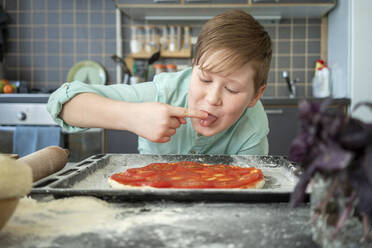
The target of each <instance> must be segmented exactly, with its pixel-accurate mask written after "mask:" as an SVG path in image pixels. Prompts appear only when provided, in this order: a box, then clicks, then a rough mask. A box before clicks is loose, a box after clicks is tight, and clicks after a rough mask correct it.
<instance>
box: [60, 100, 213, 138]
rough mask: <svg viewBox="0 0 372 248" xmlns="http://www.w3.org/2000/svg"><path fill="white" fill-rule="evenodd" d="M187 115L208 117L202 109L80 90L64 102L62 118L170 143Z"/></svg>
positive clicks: (76, 123)
mask: <svg viewBox="0 0 372 248" xmlns="http://www.w3.org/2000/svg"><path fill="white" fill-rule="evenodd" d="M186 117H191V118H206V117H207V114H206V113H204V112H201V111H196V110H191V109H186V108H182V107H175V106H170V105H167V104H164V103H159V102H148V103H129V102H124V101H118V100H113V99H110V98H106V97H103V96H100V95H97V94H94V93H81V94H78V95H76V96H75V97H73V98H72V99H70V100H69V101H68V102H67V103H65V104H64V105H63V108H62V111H61V113H60V118H61V119H63V120H64V121H65V122H66V123H68V124H69V125H72V126H79V127H88V128H89V127H99V128H106V129H117V130H128V131H130V132H133V133H135V134H137V135H139V136H141V137H144V138H146V139H148V140H150V141H152V142H168V141H169V140H170V137H171V136H172V135H174V134H175V133H176V129H177V128H179V127H180V126H181V124H186V120H185V118H186Z"/></svg>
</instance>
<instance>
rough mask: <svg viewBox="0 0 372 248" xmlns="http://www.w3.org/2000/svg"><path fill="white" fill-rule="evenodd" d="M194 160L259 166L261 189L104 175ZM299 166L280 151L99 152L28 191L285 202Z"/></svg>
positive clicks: (112, 198) (114, 197)
mask: <svg viewBox="0 0 372 248" xmlns="http://www.w3.org/2000/svg"><path fill="white" fill-rule="evenodd" d="M177 161H195V162H199V163H207V164H219V163H223V164H231V165H238V166H242V167H250V166H254V167H257V168H260V169H261V170H262V172H263V174H264V177H265V185H264V187H263V188H262V189H157V188H133V189H123V190H118V189H112V188H111V187H110V186H109V184H108V182H107V179H108V177H109V176H111V175H112V174H114V173H117V172H121V171H124V170H126V169H128V168H134V167H140V166H145V165H147V164H150V163H154V162H158V163H161V162H177ZM300 174H301V171H300V169H299V168H298V167H296V166H294V165H293V164H291V163H290V162H289V161H288V160H286V159H285V158H284V157H281V156H240V155H232V156H230V155H143V154H99V155H94V156H92V157H89V158H87V159H85V160H83V161H81V162H78V163H75V164H72V165H69V166H66V167H65V168H64V169H63V170H61V171H59V172H57V173H55V174H52V175H50V176H48V177H46V178H43V179H41V180H39V181H37V182H35V183H34V184H33V187H32V190H31V195H40V194H41V195H53V196H54V197H55V198H60V197H67V196H95V197H99V198H101V199H104V200H108V201H114V202H123V201H150V200H172V201H208V202H210V201H216V202H247V201H248V202H283V201H288V200H289V198H290V194H291V192H292V191H293V189H294V187H295V185H296V183H297V181H298V177H299V175H300Z"/></svg>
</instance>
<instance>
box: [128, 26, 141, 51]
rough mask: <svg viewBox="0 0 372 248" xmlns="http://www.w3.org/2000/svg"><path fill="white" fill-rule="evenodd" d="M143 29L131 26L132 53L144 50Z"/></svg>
mask: <svg viewBox="0 0 372 248" xmlns="http://www.w3.org/2000/svg"><path fill="white" fill-rule="evenodd" d="M142 36H143V34H142V27H141V26H137V25H133V26H131V38H130V50H131V52H132V53H139V52H141V51H142V49H143V42H142Z"/></svg>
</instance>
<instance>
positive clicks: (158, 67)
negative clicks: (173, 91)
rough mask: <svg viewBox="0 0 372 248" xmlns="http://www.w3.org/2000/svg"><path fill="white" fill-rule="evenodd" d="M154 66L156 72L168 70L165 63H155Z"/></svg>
mask: <svg viewBox="0 0 372 248" xmlns="http://www.w3.org/2000/svg"><path fill="white" fill-rule="evenodd" d="M153 67H154V71H155V74H159V73H161V72H165V70H166V67H165V65H163V64H154V65H153Z"/></svg>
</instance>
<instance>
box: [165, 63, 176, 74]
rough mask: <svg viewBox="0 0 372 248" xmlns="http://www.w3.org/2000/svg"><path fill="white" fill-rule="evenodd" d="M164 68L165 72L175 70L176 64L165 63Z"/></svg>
mask: <svg viewBox="0 0 372 248" xmlns="http://www.w3.org/2000/svg"><path fill="white" fill-rule="evenodd" d="M165 68H166V69H167V72H176V71H177V65H174V64H167V65H165Z"/></svg>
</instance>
